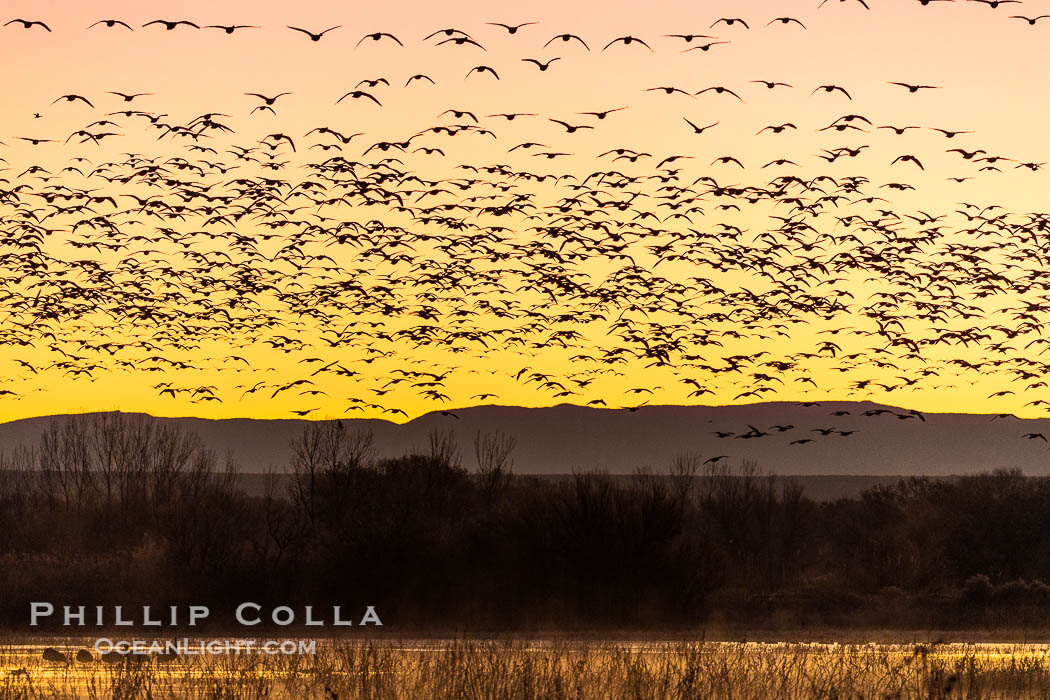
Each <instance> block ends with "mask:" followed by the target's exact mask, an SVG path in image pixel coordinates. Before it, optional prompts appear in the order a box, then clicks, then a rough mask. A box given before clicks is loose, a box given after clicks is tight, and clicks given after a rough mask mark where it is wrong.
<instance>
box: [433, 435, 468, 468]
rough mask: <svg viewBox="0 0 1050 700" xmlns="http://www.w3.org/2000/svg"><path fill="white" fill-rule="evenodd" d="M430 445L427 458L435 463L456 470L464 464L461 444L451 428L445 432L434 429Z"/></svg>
mask: <svg viewBox="0 0 1050 700" xmlns="http://www.w3.org/2000/svg"><path fill="white" fill-rule="evenodd" d="M428 438H429V441H430V444H429V446H428V449H427V457H429V458H430V459H431V460H433V461H434V462H438V463H440V464H445V465H447V466H449V467H452V468H454V469H459V468H460V467H461V466H462V464H463V456H462V454H461V453H460V451H459V443H457V442H456V434H455V433H454V432H453V431H452V429H451V428H446V429H445V430H437V429H434V430H432V431H431V432H430V435H429V436H428Z"/></svg>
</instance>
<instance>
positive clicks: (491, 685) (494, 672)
mask: <svg viewBox="0 0 1050 700" xmlns="http://www.w3.org/2000/svg"><path fill="white" fill-rule="evenodd" d="M13 671H14V672H13ZM1048 693H1050V656H1048V650H1047V648H1046V647H1043V646H1011V647H992V646H973V645H940V646H938V645H903V646H898V645H874V644H754V643H750V644H745V643H712V642H669V643H643V644H627V643H609V642H575V641H562V642H558V641H555V642H550V641H527V640H512V641H497V640H489V641H477V640H453V641H443V642H436V643H435V642H432V643H416V644H413V643H407V644H395V643H389V642H360V643H358V642H336V643H334V644H330V645H325V646H320V647H319V648H318V653H317V654H316V655H315V656H281V657H260V656H229V657H228V656H218V657H186V658H181V659H176V660H174V661H170V662H166V663H160V662H157V661H147V662H143V663H121V664H115V665H104V664H101V663H95V664H90V665H84V664H78V665H75V666H63V665H55V664H52V665H45V664H42V663H41V662H37V661H36V660H35V659H30V658H28V657H27V652H26V651H25V650H23V651H22V652H19V653H16V652H11V651H4V652H0V698H15V697H17V698H60V697H84V698H129V699H130V698H169V697H171V698H175V697H197V698H231V699H232V698H329V699H334V698H370V699H371V698H375V699H380V698H435V699H437V698H448V699H450V700H452V699H455V700H468V699H472V698H478V699H481V698H486V699H487V698H506V699H507V700H511V699H513V700H518V699H528V698H644V699H646V700H648V699H650V698H683V699H684V698H755V699H762V700H766V699H767V698H785V699H791V698H916V699H919V698H922V699H923V700H931V699H935V698H1025V697H1046V696H1047V694H1048Z"/></svg>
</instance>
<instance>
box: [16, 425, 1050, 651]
mask: <svg viewBox="0 0 1050 700" xmlns="http://www.w3.org/2000/svg"><path fill="white" fill-rule="evenodd" d="M513 447H514V445H513V440H512V439H510V438H508V437H506V436H504V435H499V434H489V435H479V436H478V437H477V439H476V441H475V444H474V445H472V446H470V448H469V449H468V450H467V452H468V455H469V456H468V458H467V459H466V460H465V459H464V457H463V456H462V454H461V448H460V446H457V445H455V444H454V443H453V442H452V440H451V438H450V437H449V436H448V435H447V434H438V433H435V434H434V435H432V437H431V441H430V444H429V445H428V446H427V447H425V448H424V449H421V450H417V451H415V452H413V453H410V454H406V455H405V456H403V457H399V458H395V459H377V458H376V456H375V452H374V449H373V446H372V442H371V439H370V436H369V435H368V434H367V433H357V432H353V431H350V430H348V429H345V428H344V427H343V426H342V425H341V424H340V423H338V422H326V423H317V424H313V425H311V426H310V427H309V428H308V429H307V430H306V431H305V432H304V434H303V435H302V436H301V438H300V439H299V440H298V441H297V443H296V445H295V458H294V463H293V464H292V465H290V468H291V470H292V471H293V473H294V478H292V479H291V480H290V481H289V480H287V479H285V480H277V479H275V480H274V488H273V489H271V490H270V492H269V493H267V494H266V495H263V496H257V495H247V494H245V493H244V492H243V491H241V490H239V489H238V488H237V484H236V473H235V471H234V469H233V465H229V464H227V465H222V464H220V462H219V460H218V459H217V458H216V456H215V455H213V454H210V453H208V452H207V451H205V450H203V449H201V447H200V446H199V443H198V441H197V439H196V437H195V436H193V435H190V434H187V433H184V432H180V431H179V430H177V429H175V428H171V427H164V426H161V425H159V424H157V423H155V422H152V421H150V420H148V419H145V418H142V417H129V416H124V415H120V414H109V415H103V416H93V417H83V418H75V419H67V420H66V421H64V422H56V423H55V424H54V425H53V426H52V428H51V430H50V431H49V432H48V433H47V434H46V435H45V436H44V437H43V438H42V439H41V441H40V443H39V444H38V445H35V446H32V447H31V448H26V449H24V450H22V451H20V452H18V453H15V454H6V455H4V456H3V457H2V459H0V626H2V627H5V628H7V629H15V630H23V631H28V627H27V625H28V603H29V602H30V601H51V602H54V603H55V604H56V605H61V604H66V603H68V604H78V605H80V604H82V605H89V606H94V605H124V606H128V607H129V608H130V607H133V606H141V605H144V604H149V605H154V606H169V605H191V604H192V605H208V606H210V607H211V608H212V610H213V614H212V619H211V622H212V624H213V626H214V627H219V626H222V625H224V624H229V623H231V622H232V616H231V614H232V609H233V607H234V606H236V605H237V604H238V603H241V602H244V601H254V602H257V603H260V604H263V605H282V604H286V605H293V606H300V609H301V606H304V605H312V606H314V607H315V609H319V610H320V609H323V608H324V607H326V606H331V605H341V606H344V609H349V610H352V611H353V610H363V608H364V606H365V605H375V606H376V609H377V610H378V611H379V613H380V614H381V616H382V620H383V623H384V625H385V629H386V630H388V631H391V632H394V631H405V630H413V629H416V630H418V629H432V630H438V629H445V630H454V631H462V630H477V631H486V630H514V629H520V630H537V629H561V630H568V629H582V628H589V629H595V628H608V627H629V628H646V627H648V628H654V629H655V628H661V629H668V628H680V627H689V626H693V627H695V626H696V625H698V624H704V625H722V624H725V625H730V626H733V625H760V626H764V627H799V626H809V625H814V626H816V625H820V626H827V625H856V626H865V627H892V628H900V627H922V628H929V627H942V628H943V627H968V628H972V627H981V626H1002V627H1007V626H1008V627H1018V626H1028V625H1036V624H1044V623H1046V622H1047V621H1050V585H1047V584H1045V583H1043V582H1044V581H1050V534H1048V531H1047V529H1046V528H1047V524H1048V523H1050V480H1045V479H1035V478H1027V477H1025V476H1023V475H1021V474H1020V473H1019V472H1010V471H998V472H995V473H991V474H984V475H979V476H972V477H964V478H958V479H953V480H928V479H924V478H914V479H909V480H904V481H901V482H900V483H899V484H897V485H894V486H891V487H885V486H880V487H876V488H873V489H870V490H868V491H866V492H864V493H863V494H862V495H861V496H860V497H859V498H856V499H843V500H839V501H836V502H830V503H820V504H818V503H814V502H812V501H810V500H808V499H807V498H805V497H804V496H803V494H802V492H801V489H799V488H798V487H797V486H793V485H792V484H791V483H790V482H787V483H785V482H784V481H783V480H775V479H772V478H769V477H763V476H761V475H759V474H758V473H757V470H756V469H755V468H754V466H753V465H747V464H745V465H739V466H736V467H728V466H726V467H723V466H719V465H715V466H712V465H710V464H708V465H706V466H705V465H703V464H702V461H703V460H702V459H701V458H698V457H690V456H683V457H681V458H679V459H677V460H675V463H674V464H673V465H670V471H671V476H670V477H667V476H656V475H654V474H652V473H648V472H644V471H642V472H639V473H638V474H636V476H635V477H634V478H633V479H632V480H629V481H625V480H622V479H616V480H614V479H611V478H609V477H608V476H606V475H603V474H598V473H580V474H577V475H575V476H574V477H573V478H571V479H566V480H562V481H551V480H541V479H535V478H530V477H525V476H518V475H515V474H513V472H512V469H511V464H512V462H511V457H512V450H513ZM464 461H469V462H470V463H471V467H472V468H471V469H470V470H468V469H467V468H465V467H464V466H463V464H462V463H463V462H464ZM289 484H290V486H289ZM328 629H329V630H331V628H328ZM311 631H312V632H319V631H321V630H320V628H313V629H311Z"/></svg>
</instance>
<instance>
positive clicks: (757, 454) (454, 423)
mask: <svg viewBox="0 0 1050 700" xmlns="http://www.w3.org/2000/svg"><path fill="white" fill-rule="evenodd" d="M878 409H887V410H888V411H890V412H887V413H883V414H881V415H873V416H864V415H862V414H863V413H864V412H866V411H872V410H878ZM836 411H849V413H850V414H849V415H842V416H834V415H832V413H833V412H836ZM446 413H448V412H446ZM451 413H452V414H454V415H443V414H442V412H440V411H438V412H432V413H428V414H426V415H423V416H421V417H419V418H416V419H414V420H412V421H409V422H407V423H404V424H397V423H392V422H389V421H385V420H375V419H346V420H344V424H345V425H346V426H347V427H348V428H358V427H360V428H369V429H371V430H372V431H373V433H374V435H375V443H376V446H377V448H378V450H379V453H380V455H381V456H396V455H401V454H404V453H405V452H406V451H409V450H412V449H425V447H426V445H427V444H428V437H429V435H430V434H431V433H432V432H433V431H434V430H452V431H453V432H454V434H455V436H456V438H457V440H458V442H459V446H460V449H461V451H462V453H463V463H464V465H465V466H467V467H473V466H474V457H473V440H474V436H475V434H476V433H477V432H478V431H483V432H484V431H497V430H498V431H502V432H504V433H507V434H509V435H512V436H513V437H515V438H516V439H517V447H516V449H515V451H514V454H513V458H514V469H515V471H517V472H519V473H535V474H558V473H569V472H572V471H574V470H583V469H593V468H600V469H607V470H608V471H609V472H611V473H614V474H615V473H630V472H631V471H633V470H634V469H635V468H637V467H639V466H649V467H651V468H652V469H653V470H654V471H657V472H661V471H666V470H667V468H668V465H669V464H670V463H671V460H672V459H673V457H674V456H675V455H676V454H680V453H683V452H695V453H697V454H699V455H700V457H701V458H702V459H708V458H710V457H715V456H718V455H727V456H728V458H729V461H731V462H739V461H740V460H742V459H745V458H746V459H751V460H754V461H755V462H757V464H758V466H759V468H760V469H761V470H763V471H766V472H772V473H776V474H815V475H826V474H866V475H898V474H927V475H949V474H968V473H973V472H978V471H987V470H991V469H996V468H1001V467H1005V468H1019V469H1021V470H1023V471H1024V472H1025V473H1027V474H1030V475H1046V474H1050V448H1048V446H1047V443H1046V442H1045V441H1043V440H1041V439H1038V438H1035V439H1028V438H1026V437H1024V436H1025V435H1028V434H1033V433H1036V434H1037V433H1045V434H1046V435H1047V436H1050V419H1029V420H1022V419H1017V418H1013V417H1006V418H999V417H995V416H991V415H978V414H957V413H947V414H937V413H928V414H923V416H922V418H923V419H925V420H922V419H920V418H919V417H917V416H915V415H912V414H908V413H907V411H905V410H904V409H900V408H895V407H890V406H883V405H879V404H874V403H869V402H845V401H826V402H824V401H822V402H820V405H816V406H803V405H801V404H798V403H786V402H773V403H760V404H750V405H743V406H645V407H642V408H641V409H638V410H637V411H628V410H623V409H597V408H588V407H580V406H572V405H568V404H562V405H558V406H553V407H549V408H522V407H514V406H477V407H472V408H462V409H455V410H454V411H452V412H451ZM901 415H909V416H910V417H908V418H906V419H905V418H901V417H899V416H901ZM55 418H61V416H52V417H40V418H29V419H24V420H17V421H12V422H9V423H4V424H0V450H11V449H13V448H16V447H18V446H19V445H31V444H35V443H36V442H37V440H38V439H39V437H40V435H41V433H42V432H43V431H44V430H45V429H46V428H47V426H48V425H49V424H50V423H51V422H52V420H54V419H55ZM155 420H157V421H161V422H174V423H176V424H178V425H179V426H180V427H182V428H185V429H187V430H190V431H192V432H195V433H197V434H198V435H200V437H201V439H202V441H203V442H204V444H205V445H206V446H207V447H208V448H210V449H212V450H214V451H215V452H216V453H218V455H219V456H220V457H221V456H224V455H226V454H229V455H231V456H232V457H233V458H234V459H235V460H236V461H237V463H238V466H239V468H240V469H241V470H242V471H246V472H258V471H264V470H266V469H267V468H268V467H270V466H271V465H272V466H275V467H277V468H278V469H282V468H284V466H285V465H287V463H288V460H289V456H290V454H291V449H290V442H291V441H292V439H293V438H294V437H296V436H297V435H299V434H300V433H301V431H302V429H303V426H304V425H305V424H306V423H307V422H308V421H304V420H255V419H241V418H238V419H225V420H207V419H200V418H155ZM774 425H779V426H794V427H793V428H791V429H789V430H785V431H783V432H780V431H778V430H775V429H771V427H772V426H774ZM750 426H754V427H755V428H757V429H758V430H759V431H760V432H768V433H770V434H768V435H765V436H762V437H754V438H740V437H737V436H738V435H740V434H746V433H749V431H750V430H751V427H750ZM819 428H824V429H827V428H835V429H836V430H837V431H843V432H849V431H855V432H853V433H852V434H850V435H848V436H843V435H840V434H839V433H838V432H833V433H831V434H829V435H827V436H823V435H821V434H820V433H819V432H814V431H816V430H817V429H819ZM716 431H722V432H731V433H734V436H732V437H726V438H719V437H718V436H717V435H716V434H715V432H716ZM801 439H811V440H812V442H809V443H804V444H796V445H792V444H790V443H791V442H792V441H795V440H801Z"/></svg>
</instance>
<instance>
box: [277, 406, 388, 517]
mask: <svg viewBox="0 0 1050 700" xmlns="http://www.w3.org/2000/svg"><path fill="white" fill-rule="evenodd" d="M376 454H377V451H376V447H375V437H374V435H373V434H372V431H371V430H356V429H355V430H347V429H346V428H345V427H344V426H343V422H342V421H325V422H322V423H309V424H307V426H306V427H305V428H304V429H303V432H302V434H301V435H300V436H299V437H298V438H296V439H295V440H294V441H293V442H292V473H293V475H294V479H293V480H292V486H291V488H292V499H293V500H294V501H296V502H297V503H298V505H299V506H300V507H301V508H302V509H303V510H304V511H305V513H306V516H307V518H309V519H310V521H311V522H313V521H314V519H315V518H316V517H317V505H318V500H319V497H320V494H319V491H318V490H319V489H321V488H324V489H326V493H325V494H324V496H325V501H331V500H333V498H334V499H335V500H339V499H340V498H341V497H342V496H345V494H341V493H332V490H333V489H335V490H337V491H340V490H343V489H345V488H348V484H349V477H350V475H351V474H352V473H353V472H354V471H355V470H358V469H365V468H368V467H370V466H372V464H373V462H374V461H375V458H376Z"/></svg>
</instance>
